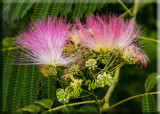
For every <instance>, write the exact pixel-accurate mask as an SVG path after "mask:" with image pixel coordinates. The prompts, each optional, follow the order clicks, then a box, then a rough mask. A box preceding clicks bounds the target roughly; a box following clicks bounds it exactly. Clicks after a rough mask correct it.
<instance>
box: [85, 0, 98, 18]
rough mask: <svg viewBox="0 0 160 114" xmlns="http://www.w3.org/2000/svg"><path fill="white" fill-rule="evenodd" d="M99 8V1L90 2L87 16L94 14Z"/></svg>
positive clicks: (91, 0)
mask: <svg viewBox="0 0 160 114" xmlns="http://www.w3.org/2000/svg"><path fill="white" fill-rule="evenodd" d="M96 7H97V0H90V1H89V2H88V4H87V7H86V15H89V14H92V13H93V12H94V11H95V10H96Z"/></svg>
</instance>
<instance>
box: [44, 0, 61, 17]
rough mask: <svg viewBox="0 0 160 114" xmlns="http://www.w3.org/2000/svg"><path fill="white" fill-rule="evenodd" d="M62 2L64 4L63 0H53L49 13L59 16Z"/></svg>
mask: <svg viewBox="0 0 160 114" xmlns="http://www.w3.org/2000/svg"><path fill="white" fill-rule="evenodd" d="M61 4H62V0H51V4H50V6H49V9H48V12H47V15H49V16H57V15H58V13H59V10H60V6H61Z"/></svg>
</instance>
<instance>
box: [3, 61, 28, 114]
mask: <svg viewBox="0 0 160 114" xmlns="http://www.w3.org/2000/svg"><path fill="white" fill-rule="evenodd" d="M9 59H10V58H9ZM25 70H26V66H25V65H14V66H13V67H12V69H11V74H10V76H9V83H8V90H7V102H6V111H16V110H17V109H18V108H19V105H20V99H21V93H22V89H23V78H24V73H25Z"/></svg>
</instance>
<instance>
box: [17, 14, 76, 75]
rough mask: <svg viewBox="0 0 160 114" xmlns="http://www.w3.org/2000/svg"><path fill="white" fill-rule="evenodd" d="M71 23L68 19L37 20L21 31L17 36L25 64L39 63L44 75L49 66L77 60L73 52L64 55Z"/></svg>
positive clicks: (63, 64)
mask: <svg viewBox="0 0 160 114" xmlns="http://www.w3.org/2000/svg"><path fill="white" fill-rule="evenodd" d="M69 28H70V24H67V21H66V19H62V18H60V19H57V18H54V19H51V18H49V17H48V18H47V19H42V20H35V21H33V24H30V25H29V27H28V29H27V30H26V31H23V32H21V33H20V36H19V37H18V38H17V41H16V44H17V46H20V47H23V48H21V49H22V50H23V52H24V53H22V52H21V53H22V54H23V55H24V58H21V59H23V60H24V61H26V63H25V64H39V65H40V66H41V67H43V68H42V72H43V73H44V75H47V73H46V72H45V71H46V70H49V66H54V67H56V66H66V65H68V64H70V63H71V62H73V61H75V60H76V59H77V58H78V56H76V55H75V54H71V55H70V56H68V55H67V56H66V55H64V52H63V51H64V48H65V45H66V43H67V40H68V37H67V34H68V32H69Z"/></svg>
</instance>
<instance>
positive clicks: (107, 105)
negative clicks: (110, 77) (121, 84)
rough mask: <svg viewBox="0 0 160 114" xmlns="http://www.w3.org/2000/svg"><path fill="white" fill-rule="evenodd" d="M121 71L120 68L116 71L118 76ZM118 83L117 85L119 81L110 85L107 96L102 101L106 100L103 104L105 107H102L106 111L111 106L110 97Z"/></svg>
mask: <svg viewBox="0 0 160 114" xmlns="http://www.w3.org/2000/svg"><path fill="white" fill-rule="evenodd" d="M119 72H120V68H119V69H117V70H116V71H115V77H117V78H118V77H119ZM116 85H117V82H114V83H113V84H112V85H111V86H110V87H109V89H108V91H107V93H106V95H105V97H104V98H103V99H102V101H105V103H104V105H103V107H102V109H101V110H102V111H105V110H106V109H107V108H108V107H109V99H110V97H111V95H112V92H113V90H114V88H115V87H116Z"/></svg>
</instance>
